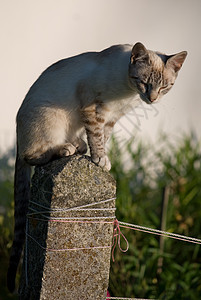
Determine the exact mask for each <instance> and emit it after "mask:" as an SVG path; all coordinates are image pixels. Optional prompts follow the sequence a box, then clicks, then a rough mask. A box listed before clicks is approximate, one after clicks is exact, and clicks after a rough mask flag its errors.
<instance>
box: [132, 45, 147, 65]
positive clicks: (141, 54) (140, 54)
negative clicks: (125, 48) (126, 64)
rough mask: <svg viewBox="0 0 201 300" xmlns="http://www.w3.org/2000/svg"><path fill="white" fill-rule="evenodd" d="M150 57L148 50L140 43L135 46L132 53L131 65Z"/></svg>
mask: <svg viewBox="0 0 201 300" xmlns="http://www.w3.org/2000/svg"><path fill="white" fill-rule="evenodd" d="M147 56H148V52H147V49H146V48H145V46H144V45H143V44H142V43H140V42H138V43H136V44H135V45H134V46H133V49H132V52H131V64H133V63H134V62H135V61H136V60H139V59H143V58H145V57H147Z"/></svg>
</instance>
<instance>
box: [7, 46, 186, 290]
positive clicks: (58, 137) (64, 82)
mask: <svg viewBox="0 0 201 300" xmlns="http://www.w3.org/2000/svg"><path fill="white" fill-rule="evenodd" d="M186 55H187V52H186V51H183V52H180V53H178V54H175V55H165V54H161V53H159V52H154V51H151V50H147V49H146V48H145V46H144V45H143V44H141V43H137V44H135V45H134V46H132V45H117V46H112V47H110V48H108V49H105V50H103V51H101V52H90V53H84V54H81V55H78V56H74V57H71V58H68V59H63V60H61V61H59V62H57V63H55V64H53V65H52V66H50V67H49V68H48V69H46V70H45V71H44V72H43V73H42V75H41V76H40V77H39V78H38V80H37V81H36V82H35V83H34V84H33V85H32V87H31V88H30V90H29V92H28V93H27V95H26V97H25V99H24V101H23V103H22V105H21V107H20V109H19V111H18V114H17V157H16V164H15V191H14V195H15V229H14V241H13V245H12V251H11V256H10V264H9V269H8V277H7V283H8V288H9V290H10V291H11V292H12V291H13V290H14V288H15V276H16V271H17V267H18V264H19V260H20V257H21V252H22V249H23V244H24V239H25V222H26V213H27V208H28V202H29V194H30V169H31V166H33V165H42V164H46V163H47V162H49V161H50V160H52V159H54V158H59V157H63V156H69V155H72V154H75V153H81V154H83V153H86V151H87V145H86V143H85V142H84V140H83V138H82V137H83V133H84V132H85V133H86V134H87V140H88V145H89V148H90V153H91V158H92V161H93V162H95V163H97V164H98V165H100V166H102V167H104V168H106V169H107V170H109V169H110V167H111V165H110V161H109V159H108V157H107V155H106V153H105V144H106V142H107V140H108V138H109V136H110V134H111V131H112V128H113V126H114V124H115V123H116V122H117V121H118V120H119V118H120V117H122V116H123V115H125V114H126V113H127V112H129V111H130V110H131V109H132V108H133V107H135V106H136V105H138V104H139V103H140V101H145V102H146V103H148V104H151V103H153V102H156V101H157V100H158V99H160V98H161V96H163V95H164V94H166V93H167V92H168V91H169V90H170V89H171V88H172V86H173V84H174V82H175V80H176V77H177V74H178V71H179V70H180V68H181V66H182V64H183V62H184V60H185V58H186Z"/></svg>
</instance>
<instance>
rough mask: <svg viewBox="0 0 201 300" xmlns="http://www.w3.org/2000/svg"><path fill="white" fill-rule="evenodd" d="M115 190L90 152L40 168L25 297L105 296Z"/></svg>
mask: <svg viewBox="0 0 201 300" xmlns="http://www.w3.org/2000/svg"><path fill="white" fill-rule="evenodd" d="M115 194H116V184H115V181H114V179H113V178H112V177H111V175H110V174H109V173H108V172H106V171H104V170H103V169H102V168H100V167H98V166H96V165H95V164H93V163H92V162H91V161H90V160H89V158H88V157H86V156H72V157H67V158H63V159H59V160H55V161H53V162H51V163H49V164H47V165H45V166H43V167H36V168H35V174H34V175H33V178H32V189H31V202H30V205H29V212H28V217H27V229H26V231H27V232H26V233H27V234H26V245H25V251H24V261H23V270H22V275H21V283H20V288H19V294H20V299H22V300H25V299H34V300H37V299H47V300H55V299H62V300H68V299H69V300H79V299H80V300H85V299H86V300H104V299H106V294H107V288H108V282H109V269H110V254H111V245H112V236H113V220H114V215H115ZM76 208H77V209H76Z"/></svg>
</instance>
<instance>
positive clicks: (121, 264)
mask: <svg viewBox="0 0 201 300" xmlns="http://www.w3.org/2000/svg"><path fill="white" fill-rule="evenodd" d="M159 145H160V146H159ZM127 151H128V153H129V169H128V170H124V167H123V164H122V152H123V151H121V150H120V149H119V147H118V144H117V143H116V141H115V140H113V142H112V148H111V153H112V155H110V157H111V161H112V166H113V167H112V174H113V175H114V177H115V179H116V181H117V201H116V206H117V212H116V215H117V219H118V220H120V221H124V222H128V223H132V224H137V225H142V226H147V227H151V228H155V229H161V221H162V220H163V223H164V220H166V221H165V223H166V224H165V230H166V231H170V232H175V233H178V234H182V235H189V236H192V237H197V238H201V233H200V229H201V206H200V203H201V148H200V143H199V142H198V140H197V139H196V136H195V135H194V134H193V133H191V134H190V135H189V136H182V138H180V139H179V141H178V140H177V143H175V141H173V140H172V141H169V140H168V139H167V137H165V136H163V137H162V138H161V139H160V141H159V142H158V143H157V146H155V147H154V146H153V145H145V144H142V143H141V142H139V141H138V142H136V141H133V142H131V143H129V144H128V145H127ZM124 153H125V150H124ZM164 189H165V190H166V192H167V191H168V194H169V195H167V194H166V195H167V197H166V198H167V199H166V200H167V201H168V205H167V208H166V207H165V206H164V205H163V198H164V196H163V195H164ZM162 211H163V217H162ZM163 226H164V225H163ZM163 229H164V228H163ZM121 230H122V232H123V234H124V235H125V236H126V238H127V239H128V241H129V244H130V247H129V250H128V251H127V252H126V253H122V252H120V251H117V250H116V252H115V262H114V263H112V264H111V274H110V290H111V292H112V294H113V295H117V296H122V297H136V298H154V299H199V298H200V295H201V246H200V245H196V244H191V243H187V242H182V241H177V240H174V239H170V238H165V239H163V238H160V237H158V236H154V235H151V234H147V233H143V232H139V231H135V230H127V229H124V228H122V229H121ZM161 239H162V240H163V241H162V242H164V246H163V247H162V248H161V249H160V242H161ZM123 243H124V242H123V240H122V244H123ZM161 257H162V260H161ZM158 264H160V265H158Z"/></svg>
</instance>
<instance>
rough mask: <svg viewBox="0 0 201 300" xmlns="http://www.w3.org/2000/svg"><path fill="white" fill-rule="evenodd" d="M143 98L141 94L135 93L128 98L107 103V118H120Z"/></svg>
mask: <svg viewBox="0 0 201 300" xmlns="http://www.w3.org/2000/svg"><path fill="white" fill-rule="evenodd" d="M140 102H141V100H140V97H139V95H135V96H132V97H129V98H126V99H122V100H116V101H111V102H108V103H107V104H106V108H107V111H108V113H107V119H108V120H109V119H111V118H118V117H120V116H123V115H125V114H127V113H128V112H129V111H131V110H132V109H134V108H135V107H136V106H138V105H139V104H140Z"/></svg>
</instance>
